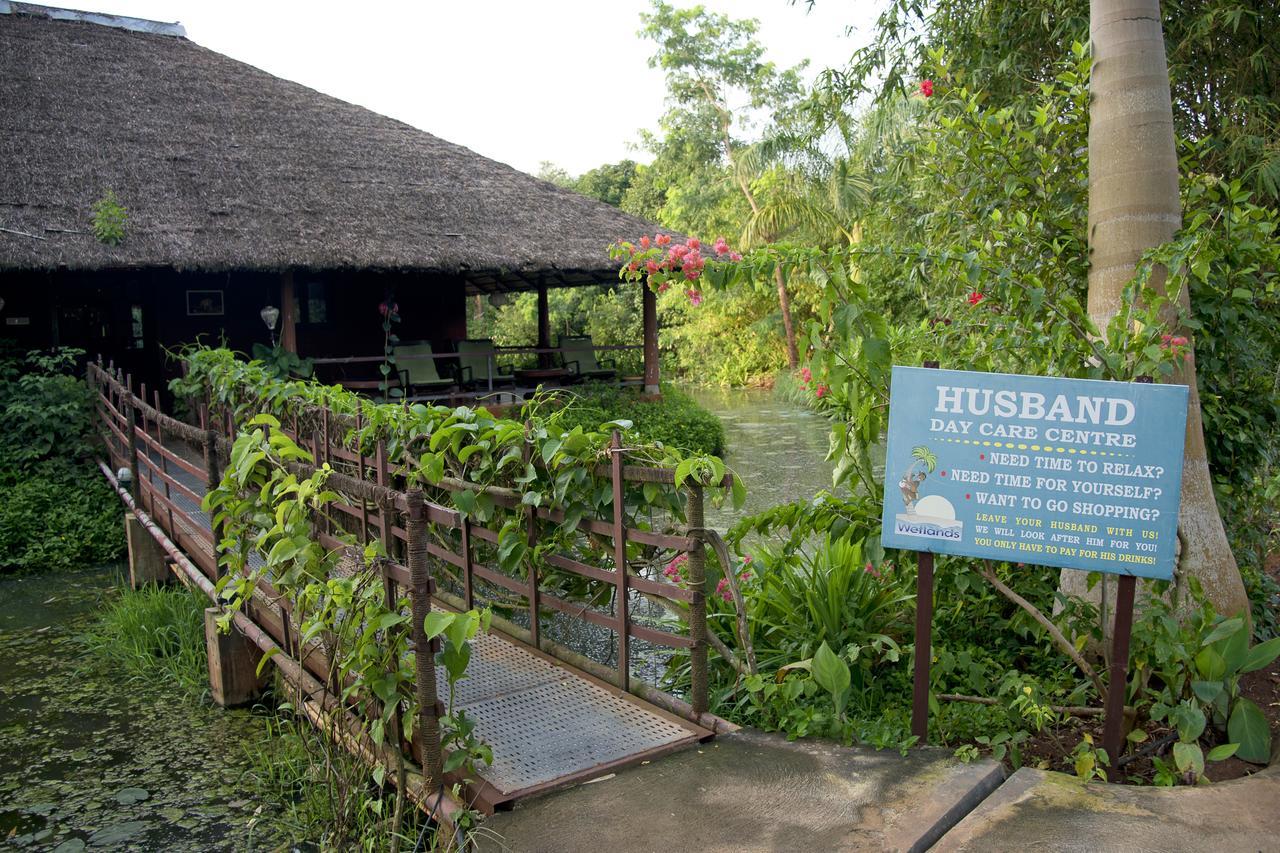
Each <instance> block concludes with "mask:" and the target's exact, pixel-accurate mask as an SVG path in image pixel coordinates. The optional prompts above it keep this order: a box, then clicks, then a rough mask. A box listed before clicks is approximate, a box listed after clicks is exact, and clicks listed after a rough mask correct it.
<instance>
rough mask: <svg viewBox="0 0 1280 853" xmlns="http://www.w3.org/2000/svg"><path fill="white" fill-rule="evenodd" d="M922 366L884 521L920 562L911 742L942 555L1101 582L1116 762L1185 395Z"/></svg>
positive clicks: (1110, 748) (1172, 510)
mask: <svg viewBox="0 0 1280 853" xmlns="http://www.w3.org/2000/svg"><path fill="white" fill-rule="evenodd" d="M925 368H926V369H920V368H914V367H894V368H893V380H892V388H891V391H890V398H891V401H892V408H891V409H890V415H889V440H888V447H887V448H886V458H885V470H886V476H885V494H884V513H883V516H882V519H881V529H882V534H881V541H882V542H883V544H884V545H885V546H886V547H888V548H898V549H902V550H912V551H917V552H919V573H918V575H917V580H916V651H915V662H914V668H913V695H912V716H911V731H912V734H914V735H916V736H917V737H918V738H920V739H921V740H924V739H925V737H926V735H927V733H928V715H929V681H930V679H929V670H930V662H931V658H932V645H933V643H932V621H933V587H934V554H954V555H958V556H967V557H978V558H981V559H986V560H994V561H998V562H1004V563H1019V564H1025V565H1041V566H1056V567H1059V568H1069V569H1079V570H1083V571H1097V572H1105V573H1108V574H1115V575H1119V576H1120V580H1119V594H1118V601H1117V602H1116V625H1115V631H1114V645H1113V654H1112V660H1111V670H1110V676H1109V677H1110V682H1109V687H1108V689H1107V696H1106V697H1105V711H1106V717H1105V728H1104V736H1103V747H1104V748H1105V749H1106V750H1107V754H1108V756H1109V757H1110V759H1111V761H1112V762H1115V761H1116V759H1118V758H1119V754H1120V748H1121V747H1122V745H1123V739H1122V737H1121V735H1122V733H1123V720H1124V698H1125V682H1126V676H1127V671H1128V663H1129V640H1130V634H1131V630H1132V626H1133V600H1134V593H1135V586H1136V578H1137V577H1146V578H1153V579H1160V580H1170V579H1172V577H1173V569H1174V564H1175V562H1176V546H1177V523H1178V504H1179V500H1180V491H1181V484H1182V452H1183V443H1184V438H1185V433H1186V414H1187V393H1188V392H1187V388H1186V386H1182V385H1155V384H1152V383H1151V382H1150V380H1147V381H1145V382H1137V383H1130V382H1103V381H1098V380H1088V379H1054V378H1046V377H1036V376H1017V375H1005V374H991V373H977V372H968V371H956V370H938V369H937V364H936V363H926V364H925ZM895 475H898V476H895Z"/></svg>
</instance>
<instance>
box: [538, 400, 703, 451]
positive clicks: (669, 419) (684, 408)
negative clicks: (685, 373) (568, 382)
mask: <svg viewBox="0 0 1280 853" xmlns="http://www.w3.org/2000/svg"><path fill="white" fill-rule="evenodd" d="M564 396H565V397H566V399H567V405H566V407H565V410H564V413H563V415H562V418H563V419H562V420H561V424H562V425H563V426H564V427H565V429H573V428H574V427H575V426H581V427H582V428H583V429H586V430H592V429H596V428H598V427H599V426H600V425H601V424H603V423H607V422H609V421H614V420H626V421H631V422H632V424H634V426H635V431H636V433H637V434H638V435H639V436H640V437H642V438H643V439H645V440H646V441H654V442H662V443H663V444H665V445H668V446H671V447H675V448H678V449H680V450H683V451H685V452H686V453H694V454H707V455H710V456H717V455H719V454H720V453H721V451H723V450H724V425H723V424H722V423H720V419H719V418H717V417H716V416H715V415H713V414H711V413H710V412H708V411H707V410H706V409H704V408H702V407H701V406H699V405H698V404H697V403H696V402H694V400H693V398H692V397H690V396H689V395H688V394H685V393H684V392H683V391H680V390H679V389H677V388H675V387H673V386H671V385H663V386H662V399H661V400H646V399H644V398H643V396H642V395H641V394H640V393H639V392H638V391H636V390H635V389H631V388H619V387H617V386H616V385H608V384H605V383H602V382H588V383H585V384H583V385H580V386H578V387H576V388H574V389H573V390H572V391H567V392H565V394H564Z"/></svg>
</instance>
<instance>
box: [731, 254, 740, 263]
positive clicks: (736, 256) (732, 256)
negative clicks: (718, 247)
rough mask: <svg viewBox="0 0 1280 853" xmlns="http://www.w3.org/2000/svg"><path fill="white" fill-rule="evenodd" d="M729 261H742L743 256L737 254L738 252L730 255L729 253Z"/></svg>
mask: <svg viewBox="0 0 1280 853" xmlns="http://www.w3.org/2000/svg"><path fill="white" fill-rule="evenodd" d="M729 260H731V261H734V262H737V261H740V260H742V255H740V254H739V253H737V252H730V253H729Z"/></svg>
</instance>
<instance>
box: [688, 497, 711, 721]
mask: <svg viewBox="0 0 1280 853" xmlns="http://www.w3.org/2000/svg"><path fill="white" fill-rule="evenodd" d="M688 489H689V497H688V501H687V503H686V515H687V516H688V521H689V534H690V537H691V538H692V539H693V540H694V545H693V550H692V551H690V552H689V564H688V568H689V580H688V584H689V591H690V592H691V593H693V600H692V601H690V602H689V638H690V639H691V640H693V646H692V647H691V648H690V649H689V677H690V682H691V683H690V686H689V704H691V705H692V706H693V712H694V713H695V714H704V713H706V711H707V555H706V551H705V546H704V544H703V541H702V527H703V524H704V523H705V521H704V517H703V513H702V486H701V485H699V484H697V483H690V484H689V486H688Z"/></svg>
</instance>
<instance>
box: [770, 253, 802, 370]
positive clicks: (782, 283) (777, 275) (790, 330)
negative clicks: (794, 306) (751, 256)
mask: <svg viewBox="0 0 1280 853" xmlns="http://www.w3.org/2000/svg"><path fill="white" fill-rule="evenodd" d="M773 280H774V281H775V282H776V283H777V285H778V307H779V308H781V309H782V331H783V333H784V334H785V335H786V337H787V367H790V368H791V369H792V370H795V369H796V368H797V367H799V366H800V351H799V349H797V347H796V330H795V328H794V327H793V326H792V325H791V294H790V293H788V292H787V279H786V276H784V275H783V274H782V264H778V265H777V266H775V267H774V268H773Z"/></svg>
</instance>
